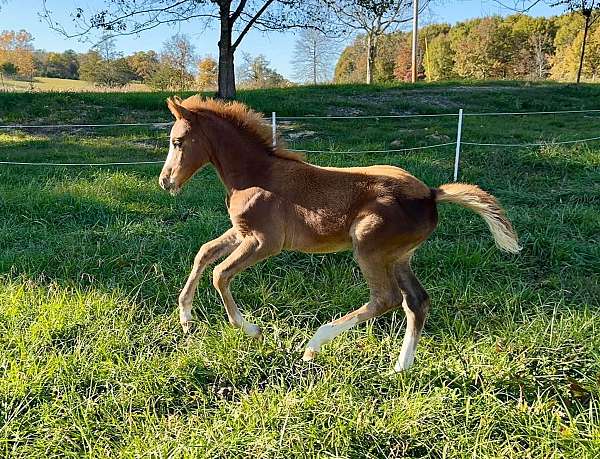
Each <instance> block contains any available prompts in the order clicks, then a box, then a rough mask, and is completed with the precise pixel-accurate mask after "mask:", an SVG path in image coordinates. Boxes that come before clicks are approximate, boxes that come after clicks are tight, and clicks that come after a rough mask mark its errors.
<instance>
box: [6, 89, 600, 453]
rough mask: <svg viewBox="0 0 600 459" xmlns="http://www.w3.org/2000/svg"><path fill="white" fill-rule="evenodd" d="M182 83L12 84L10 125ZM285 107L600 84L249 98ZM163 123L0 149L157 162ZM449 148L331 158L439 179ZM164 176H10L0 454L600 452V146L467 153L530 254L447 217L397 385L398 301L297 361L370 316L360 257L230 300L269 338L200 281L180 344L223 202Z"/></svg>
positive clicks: (507, 130)
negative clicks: (356, 318) (416, 341)
mask: <svg viewBox="0 0 600 459" xmlns="http://www.w3.org/2000/svg"><path fill="white" fill-rule="evenodd" d="M165 97H166V95H165V94H156V93H146V94H143V93H130V94H90V93H80V94H79V93H59V94H45V93H39V94H28V93H19V94H2V95H0V116H1V119H0V123H2V124H9V123H31V124H46V123H56V122H65V123H69V122H77V123H86V122H99V121H102V122H117V121H120V122H131V121H168V120H169V114H168V112H167V110H166V108H165V106H164V98H165ZM240 97H241V99H242V100H244V101H246V102H248V103H249V104H251V105H252V106H253V107H255V108H256V109H258V110H261V111H264V112H265V113H269V112H271V111H273V110H276V111H277V112H278V114H279V116H286V115H287V116H292V115H303V114H306V115H308V114H314V115H328V114H329V115H336V114H364V115H366V114H388V113H434V112H449V113H450V112H452V113H454V112H456V111H457V110H458V108H459V107H462V108H464V109H465V110H466V111H467V112H470V113H474V112H483V111H487V112H489V111H528V110H566V109H586V108H587V109H591V108H596V109H597V108H600V104H599V103H598V101H599V100H600V87H598V86H581V87H573V86H561V85H539V86H538V85H532V86H522V85H512V84H503V85H499V84H498V85H491V84H490V85H487V86H478V85H439V86H426V85H419V86H417V87H416V88H414V89H410V88H409V87H407V86H398V87H384V86H375V87H364V86H342V87H337V88H333V87H320V88H292V89H287V90H272V91H253V92H243V93H241V94H240ZM455 124H456V119H455V118H421V119H400V120H386V119H379V120H368V121H367V120H343V121H333V120H328V121H318V122H317V121H310V120H307V121H303V122H297V121H294V122H290V123H286V124H285V125H283V126H282V129H283V131H284V135H285V137H287V138H288V139H291V140H290V143H291V144H292V145H293V146H294V147H296V148H307V149H330V148H331V149H334V150H348V149H354V150H365V149H367V150H370V149H385V148H390V147H391V148H402V147H404V146H406V147H411V146H417V145H427V144H434V143H443V142H444V141H448V140H453V139H454V135H455V129H456V126H455ZM599 130H600V113H587V114H572V115H562V116H555V115H543V116H532V117H520V116H512V117H477V116H470V117H466V118H465V126H464V133H463V139H464V140H465V141H472V142H492V143H493V142H500V143H522V142H537V141H539V140H541V139H545V140H569V139H576V138H585V137H593V136H598V135H599V134H598V132H599ZM166 134H167V132H166V131H165V130H157V129H151V128H145V127H144V128H141V127H138V128H119V129H117V128H101V129H97V130H88V129H77V130H70V131H66V132H65V131H53V130H48V129H47V130H42V131H33V130H32V131H28V132H27V131H23V130H21V131H9V132H4V133H0V160H25V161H62V162H66V161H73V162H105V161H114V160H127V161H129V160H138V159H139V160H141V159H161V158H164V156H165V153H166V145H167V144H166V140H165V136H166ZM453 156H454V151H453V147H452V146H450V147H445V148H441V149H436V150H426V151H423V152H416V153H396V154H372V155H368V154H355V155H348V154H345V155H342V154H317V155H310V156H309V158H308V159H309V160H310V161H311V162H316V163H318V164H331V165H365V164H375V163H389V164H395V165H399V166H401V167H404V168H406V169H408V170H409V171H411V172H412V173H414V174H415V175H417V176H418V177H420V178H421V179H423V180H424V181H425V182H426V183H428V184H429V185H430V186H437V185H440V184H442V183H445V182H448V181H450V180H451V177H452V161H453ZM159 170H160V166H159V165H156V166H152V165H149V166H135V167H132V166H129V167H110V168H109V167H105V168H99V167H96V168H86V167H78V168H75V167H72V168H66V167H59V168H49V167H24V166H1V165H0V455H1V456H3V457H6V456H12V457H27V458H33V457H36V458H37V457H44V458H46V457H82V456H87V457H95V458H97V457H106V458H114V457H206V458H215V457H223V458H232V457H256V458H266V457H279V458H290V457H344V458H345V457H350V458H363V457H367V458H374V457H410V458H425V457H428V458H429V457H431V458H441V457H448V458H454V457H464V458H467V457H469V458H483V457H486V458H487V457H490V458H501V457H502V458H504V457H510V458H563V457H564V458H578V459H579V458H594V457H599V456H600V388H599V386H600V314H599V312H600V309H599V306H600V304H599V301H598V298H599V297H600V287H599V281H600V218H599V215H600V209H599V203H600V142H595V143H590V144H588V145H574V146H553V145H548V146H545V147H536V148H498V147H474V146H465V148H464V150H463V164H462V171H461V172H462V179H463V180H464V181H466V182H472V183H477V184H479V185H480V186H482V187H483V188H485V189H486V190H488V191H490V192H492V193H493V194H494V195H496V196H497V197H498V198H499V199H500V200H501V202H502V203H503V204H504V206H505V207H506V209H507V212H508V215H509V216H510V218H511V219H512V221H513V222H514V225H515V227H516V229H517V231H518V232H519V235H520V237H521V242H522V245H523V247H524V249H523V252H522V254H520V255H519V256H512V255H506V254H502V253H500V252H499V251H498V250H497V249H496V248H495V247H494V246H493V242H492V240H491V237H490V235H489V232H488V230H487V228H486V227H485V225H484V223H483V222H482V221H481V220H480V219H479V218H478V217H476V216H475V215H474V214H472V213H470V212H468V211H466V210H463V209H461V208H458V207H455V206H450V205H448V206H443V207H442V206H440V225H439V228H438V229H437V231H436V232H435V233H434V235H433V236H432V238H431V239H430V241H428V242H427V243H426V244H425V245H424V246H423V247H422V248H421V249H420V251H419V252H418V253H417V256H416V257H415V260H414V268H415V271H416V272H417V274H418V275H419V277H420V278H421V280H422V282H423V284H424V285H425V287H426V288H427V289H428V291H429V293H430V295H431V297H432V307H431V313H430V316H429V318H428V322H427V324H426V327H425V334H424V337H423V339H422V341H421V344H420V346H419V349H418V351H417V359H416V362H415V366H414V367H413V368H412V369H410V370H409V371H408V372H405V373H403V374H399V375H395V374H391V373H390V369H391V368H392V365H393V362H394V360H395V359H396V357H397V356H398V353H399V351H400V346H401V341H402V335H403V331H404V324H403V320H404V317H403V314H402V312H401V311H399V312H396V313H392V314H389V315H387V316H385V317H382V318H380V319H377V320H376V321H372V322H369V323H367V325H366V326H359V327H356V328H355V329H353V330H351V331H350V332H348V333H346V334H345V335H342V336H340V337H339V338H337V339H336V340H334V341H333V342H332V343H330V344H328V345H327V346H325V347H324V349H323V352H322V354H320V355H319V356H318V358H317V359H316V361H315V362H313V363H308V364H307V363H303V362H302V361H300V357H301V354H302V349H303V346H304V345H305V344H306V342H307V340H308V339H309V338H310V336H311V335H312V333H313V332H314V331H315V329H316V328H317V327H318V326H319V325H320V324H322V323H324V322H326V321H329V320H330V319H332V318H335V317H339V316H341V315H342V314H344V313H345V312H347V311H349V310H351V309H354V308H356V307H357V306H359V305H360V304H362V303H363V302H364V301H365V299H366V298H367V289H366V285H365V283H364V281H363V279H362V277H361V276H360V273H359V272H358V268H357V267H356V265H355V263H354V261H353V259H352V256H351V254H349V253H340V254H333V255H304V254H297V253H285V254H282V255H280V256H278V257H276V258H274V259H271V260H269V261H267V262H264V263H261V264H260V265H258V266H256V267H254V268H252V269H250V270H248V271H246V272H245V273H243V274H242V275H240V276H239V278H238V279H237V280H236V281H235V282H234V284H233V293H234V296H235V297H236V298H237V300H238V302H239V304H240V306H241V308H242V309H243V311H244V312H245V313H246V314H247V317H248V318H249V319H250V320H252V321H254V322H256V323H258V324H259V325H260V326H261V327H262V328H263V330H264V332H265V341H264V342H263V343H262V344H259V343H256V342H254V341H252V340H251V339H249V338H247V337H245V336H244V335H243V334H242V333H241V332H239V331H238V330H234V329H232V328H231V327H230V326H229V325H228V323H227V321H226V318H225V313H224V311H223V307H222V306H221V304H220V301H219V300H218V297H217V295H216V293H215V292H214V290H213V289H212V285H211V280H210V279H211V277H210V273H206V274H205V276H204V278H203V280H202V282H201V284H200V287H199V293H198V295H197V297H196V300H195V303H194V310H193V313H194V314H195V317H196V318H197V319H198V324H197V327H196V328H195V331H194V333H193V334H192V335H191V336H189V337H185V336H183V335H182V333H181V330H180V326H179V322H178V314H177V310H176V304H177V295H178V293H179V290H180V288H181V287H182V285H183V283H184V282H185V279H186V277H187V274H188V270H189V268H190V266H191V263H192V260H193V257H194V254H195V252H196V251H197V249H198V248H199V247H200V245H201V244H202V243H203V242H204V241H206V240H208V239H211V238H213V237H215V236H217V235H219V234H220V233H221V232H222V231H224V230H225V229H226V228H227V227H228V224H229V223H228V218H227V214H226V209H225V203H224V196H225V194H224V191H223V190H222V187H221V185H220V183H219V182H218V179H217V178H216V176H215V174H214V172H213V171H212V170H210V169H206V170H203V171H202V172H200V173H199V174H198V175H197V176H196V177H195V178H194V179H193V180H192V181H191V183H190V184H189V185H188V186H187V188H185V189H184V191H183V192H182V194H181V195H179V196H178V197H176V198H172V197H171V196H169V195H168V194H166V193H164V192H163V191H161V190H160V189H159V188H158V185H157V176H158V172H159Z"/></svg>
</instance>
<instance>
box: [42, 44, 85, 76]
mask: <svg viewBox="0 0 600 459" xmlns="http://www.w3.org/2000/svg"><path fill="white" fill-rule="evenodd" d="M42 73H43V75H44V76H47V77H50V78H69V79H77V78H79V59H78V58H77V54H76V53H75V51H73V50H72V49H69V50H67V51H65V52H64V53H53V52H50V53H47V55H46V59H45V65H44V69H43V72H42Z"/></svg>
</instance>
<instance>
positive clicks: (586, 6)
mask: <svg viewBox="0 0 600 459" xmlns="http://www.w3.org/2000/svg"><path fill="white" fill-rule="evenodd" d="M555 5H564V6H565V7H566V8H567V10H568V11H571V12H577V13H579V14H581V16H583V37H582V39H581V51H580V53H579V66H578V68H577V79H576V80H575V81H576V82H577V83H579V82H580V81H581V72H582V71H583V61H584V59H585V47H586V44H587V38H588V33H589V31H590V27H591V26H592V25H593V24H594V23H595V22H596V21H597V20H598V18H599V17H600V4H599V3H598V2H597V0H559V1H558V2H557V3H556V4H555Z"/></svg>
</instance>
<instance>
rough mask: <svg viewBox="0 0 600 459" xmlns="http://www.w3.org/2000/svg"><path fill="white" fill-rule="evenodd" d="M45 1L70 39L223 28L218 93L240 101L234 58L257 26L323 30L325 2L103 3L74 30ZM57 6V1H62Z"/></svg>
mask: <svg viewBox="0 0 600 459" xmlns="http://www.w3.org/2000/svg"><path fill="white" fill-rule="evenodd" d="M50 1H51V0H44V12H43V14H42V16H43V17H44V18H45V19H46V21H47V22H48V23H49V25H50V27H52V28H53V29H54V30H58V31H59V32H61V33H63V34H64V35H66V36H69V37H73V36H84V35H88V34H90V33H91V32H93V31H94V30H96V29H100V30H105V31H109V32H110V33H111V34H113V35H137V34H139V33H141V32H143V31H145V30H148V29H151V28H153V27H156V26H158V25H161V24H176V23H179V22H182V21H191V20H195V21H198V24H199V26H200V27H206V26H210V25H211V24H212V22H214V21H216V22H218V24H219V41H218V48H219V78H218V95H219V97H222V98H226V99H233V98H235V70H234V69H235V65H234V55H235V52H236V50H237V49H238V47H239V45H240V43H241V42H242V40H243V39H244V37H245V36H246V35H247V33H248V32H249V31H250V30H251V29H252V28H258V29H259V30H287V29H289V28H292V27H309V26H314V27H323V24H327V23H328V22H327V21H318V19H319V18H322V17H323V15H324V10H323V8H322V7H321V1H322V0H138V1H135V2H134V1H124V0H103V6H102V7H101V8H100V9H98V10H90V9H89V8H90V7H85V8H84V7H78V8H77V9H76V10H75V12H74V13H73V17H74V20H75V28H76V31H75V32H69V31H67V30H66V29H65V28H64V27H63V26H62V25H60V24H58V23H56V22H55V21H54V19H53V14H52V12H51V11H50V10H49V8H48V3H49V2H50ZM57 3H58V2H57Z"/></svg>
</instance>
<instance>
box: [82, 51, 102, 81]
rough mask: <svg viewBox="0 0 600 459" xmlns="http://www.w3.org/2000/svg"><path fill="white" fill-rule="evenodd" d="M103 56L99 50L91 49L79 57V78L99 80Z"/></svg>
mask: <svg viewBox="0 0 600 459" xmlns="http://www.w3.org/2000/svg"><path fill="white" fill-rule="evenodd" d="M102 62H103V61H102V57H101V56H100V53H99V52H98V51H94V50H90V51H88V52H87V53H85V54H82V55H81V56H80V58H79V78H81V79H82V80H84V81H92V82H94V81H97V79H98V75H99V71H100V67H101V66H102Z"/></svg>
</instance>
